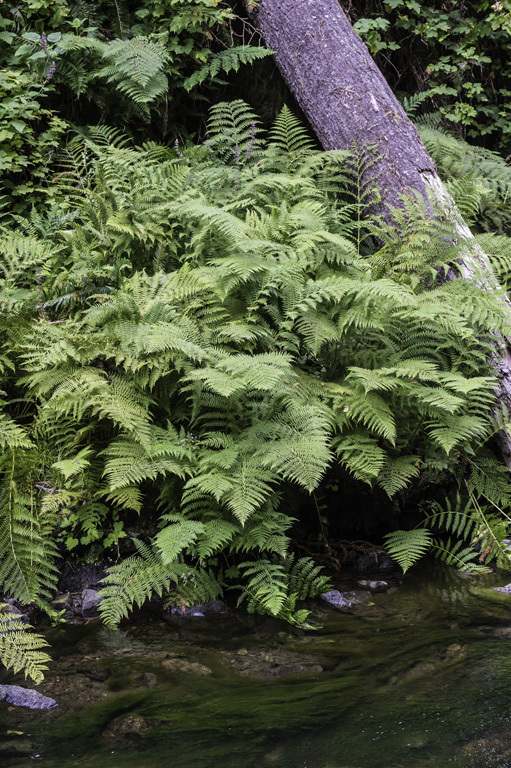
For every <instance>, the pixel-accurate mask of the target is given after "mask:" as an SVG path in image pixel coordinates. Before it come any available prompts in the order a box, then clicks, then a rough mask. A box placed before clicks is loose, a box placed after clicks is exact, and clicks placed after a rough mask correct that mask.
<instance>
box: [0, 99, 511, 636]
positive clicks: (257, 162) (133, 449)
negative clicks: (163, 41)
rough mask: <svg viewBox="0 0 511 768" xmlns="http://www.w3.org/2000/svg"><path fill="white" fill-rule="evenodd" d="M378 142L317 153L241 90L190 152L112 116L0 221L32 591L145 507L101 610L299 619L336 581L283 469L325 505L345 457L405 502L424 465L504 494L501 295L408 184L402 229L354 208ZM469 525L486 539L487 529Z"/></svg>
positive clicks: (215, 113) (475, 488)
mask: <svg viewBox="0 0 511 768" xmlns="http://www.w3.org/2000/svg"><path fill="white" fill-rule="evenodd" d="M371 162H372V160H371V157H370V156H369V155H368V154H367V153H364V152H359V151H357V150H356V148H355V149H354V151H353V152H352V153H349V152H321V151H319V150H317V149H316V148H315V146H314V144H313V143H312V141H311V139H310V138H309V136H308V135H307V133H306V131H305V130H304V129H303V127H302V126H301V125H300V123H299V121H298V120H297V119H296V118H295V117H294V116H293V115H292V114H291V113H290V111H289V110H288V109H287V108H285V109H284V110H283V111H282V113H281V114H280V115H279V117H278V119H277V121H276V123H275V125H274V126H273V128H272V130H271V131H270V132H269V135H268V136H265V135H264V134H263V132H262V131H261V130H260V128H259V122H258V120H257V117H256V116H255V115H254V114H253V113H252V112H251V110H250V109H249V108H248V107H247V105H245V104H244V103H243V102H240V101H237V102H233V103H230V104H219V105H216V106H215V107H214V108H213V109H212V114H211V120H210V123H209V134H208V138H207V140H206V142H205V143H204V145H202V146H198V147H186V148H179V146H178V147H177V151H176V150H175V149H169V148H168V147H164V146H159V145H156V144H154V143H151V142H148V143H147V144H145V145H143V146H141V147H137V146H133V145H132V144H131V143H130V142H128V141H127V140H126V139H125V138H123V137H122V136H121V135H119V134H118V133H116V132H115V131H111V130H110V129H107V128H100V129H95V130H89V131H80V132H79V134H78V135H77V136H76V137H75V138H74V139H73V140H72V141H71V142H70V143H69V145H68V146H67V147H66V149H65V151H64V152H62V154H61V157H60V163H61V166H60V169H59V172H58V173H57V175H56V177H55V180H54V187H53V198H54V200H55V203H54V207H53V208H52V209H51V210H50V211H49V212H48V215H47V216H46V217H42V216H41V215H40V214H34V215H33V216H31V217H29V218H26V219H21V218H20V217H18V220H17V226H18V229H19V232H20V234H16V235H12V234H11V233H10V232H8V231H7V230H6V231H5V232H4V234H3V237H2V239H1V240H0V247H1V248H2V251H3V253H4V254H5V255H6V256H8V259H6V260H5V264H7V265H8V266H7V271H6V273H5V287H4V291H5V296H6V299H5V301H6V302H7V303H6V304H5V311H4V309H2V307H1V305H0V321H1V322H2V328H3V330H4V334H5V339H6V343H5V347H4V353H3V354H4V358H2V360H4V363H3V365H4V373H3V374H2V375H3V379H2V388H3V390H4V391H5V395H4V403H3V410H2V422H1V424H2V428H3V431H2V433H1V434H2V439H3V441H4V444H5V450H4V456H3V458H2V464H1V470H2V476H3V481H2V482H3V486H2V488H3V490H2V496H1V506H0V547H1V550H0V558H2V561H3V565H2V571H1V578H2V583H3V588H4V589H5V590H8V591H10V592H11V593H12V594H13V595H14V596H16V597H18V598H19V599H23V600H25V601H30V600H41V598H43V597H44V596H45V595H46V594H48V593H49V592H51V589H52V588H53V585H54V575H53V574H54V573H55V565H54V562H55V557H56V551H55V544H54V541H55V537H57V538H58V539H59V540H60V541H61V543H62V544H63V545H65V546H67V548H68V549H74V548H75V547H80V548H82V549H83V548H89V551H90V548H91V547H92V548H94V547H96V550H95V551H96V552H98V551H99V549H98V548H100V547H101V546H108V547H110V546H112V545H115V543H116V542H117V541H118V539H119V538H120V537H121V536H123V535H125V534H126V530H125V529H126V528H127V522H128V521H130V520H133V517H134V515H136V514H139V515H141V516H143V520H144V521H145V520H148V519H150V517H151V514H152V515H154V514H155V513H154V512H152V510H155V509H157V510H158V512H157V516H158V520H157V523H156V524H157V526H158V527H157V532H156V533H155V534H154V535H152V536H150V537H148V539H147V541H145V542H144V543H141V542H140V541H138V544H137V546H138V554H137V555H135V556H133V557H132V558H130V559H128V560H127V561H125V562H123V563H121V564H119V565H116V566H114V567H113V568H112V569H111V572H110V575H109V577H108V582H107V584H106V586H105V589H104V592H103V595H104V598H105V599H104V601H103V604H102V612H103V615H104V618H105V620H106V621H107V622H108V623H110V624H112V625H116V624H117V623H118V622H119V621H120V620H121V619H122V618H123V617H125V616H126V615H127V613H128V611H129V610H130V608H131V607H132V606H133V605H134V604H141V603H142V602H144V601H145V600H146V599H148V598H149V597H150V595H151V594H152V593H154V592H156V593H157V594H161V595H166V596H167V597H168V598H169V599H172V600H175V601H178V600H179V599H183V600H186V601H193V600H197V599H201V600H203V599H206V598H207V597H216V596H218V595H220V594H222V593H223V592H224V591H225V590H226V589H228V588H229V587H231V586H235V587H237V588H238V589H240V590H241V593H240V594H241V598H240V599H241V600H242V601H245V602H246V604H247V606H248V608H249V610H257V611H260V612H263V613H270V614H272V615H275V616H280V617H282V618H286V619H287V620H288V621H291V622H295V623H298V624H302V625H305V623H306V621H307V614H306V612H304V611H303V609H301V608H299V606H298V605H297V601H299V600H302V599H304V598H305V597H306V596H308V595H311V594H315V593H317V592H318V591H319V590H321V589H324V588H325V587H326V582H325V580H324V578H323V577H322V576H321V575H320V574H319V571H318V570H317V569H316V567H315V566H314V564H313V563H312V562H310V561H308V560H304V559H302V560H298V561H294V560H293V559H292V558H291V556H290V553H289V550H290V531H291V529H292V527H293V525H294V524H295V522H296V521H295V519H294V518H293V517H292V516H291V514H290V510H289V509H288V508H287V507H286V506H285V505H284V504H283V503H282V498H283V497H284V498H285V493H286V491H287V489H289V488H290V487H293V488H294V489H296V491H295V492H296V493H297V494H299V495H300V497H301V498H302V499H304V500H307V501H305V502H304V503H308V504H310V505H311V506H314V505H313V503H312V498H311V494H312V493H313V492H315V491H316V490H317V489H321V488H322V485H323V484H325V483H326V482H328V478H331V477H332V476H335V477H336V478H337V480H338V482H339V483H340V484H341V485H342V484H343V483H345V484H349V483H350V482H352V481H353V480H355V481H357V482H363V483H366V484H368V485H369V486H370V487H371V488H372V489H373V491H374V492H375V493H381V494H383V495H386V496H387V498H393V499H396V501H397V503H398V502H399V499H400V498H401V497H402V496H403V494H404V493H405V492H406V491H407V489H408V488H409V487H410V486H411V485H412V484H413V483H414V481H415V480H416V479H418V478H420V479H421V480H422V482H428V481H433V480H434V481H435V482H436V483H438V482H440V481H443V480H446V479H447V478H449V477H450V478H454V479H456V478H458V477H461V476H465V475H466V476H473V480H472V481H471V482H472V485H471V493H472V494H473V495H474V498H475V500H476V501H477V503H480V500H481V499H482V498H483V494H488V495H491V496H492V498H493V499H495V498H496V496H495V491H494V490H492V489H491V484H490V482H486V481H485V472H486V474H488V472H487V471H486V470H485V467H488V466H490V470H491V472H492V473H493V474H492V477H493V478H494V482H495V483H496V486H497V488H498V489H502V488H503V487H505V486H506V483H507V478H504V477H503V476H501V477H499V478H498V479H495V478H497V474H496V473H495V472H493V468H494V467H495V466H496V462H493V463H492V460H491V459H490V458H489V454H488V453H484V450H485V449H484V447H483V446H484V444H485V443H486V442H487V441H488V439H489V438H491V436H492V435H493V433H494V431H495V430H496V429H498V425H497V424H496V422H495V419H494V417H493V415H492V409H493V406H494V393H493V388H494V383H495V382H494V378H493V377H492V375H491V370H490V368H489V364H488V362H487V359H488V355H489V352H490V350H491V349H492V340H493V334H494V333H495V331H497V332H499V333H500V334H501V335H502V336H508V335H510V333H511V329H509V328H508V326H507V319H506V315H505V313H504V311H503V309H502V304H501V302H500V299H499V297H498V296H492V295H489V294H487V293H486V294H484V301H482V289H481V287H480V286H479V284H478V282H477V280H472V281H464V280H456V281H450V282H443V281H440V280H439V279H438V275H439V274H442V273H445V272H446V271H447V270H448V269H449V267H450V264H451V263H452V262H453V261H454V259H455V258H456V251H455V249H454V248H453V247H452V245H450V243H452V240H453V238H452V236H451V233H450V229H449V224H448V222H444V223H443V222H442V221H441V220H440V219H438V220H437V219H434V220H433V221H431V219H430V218H429V217H428V216H427V211H426V208H425V206H424V205H423V204H422V202H421V201H420V200H418V199H415V198H413V197H411V198H410V199H409V200H407V201H406V203H405V204H404V207H403V209H401V210H399V211H396V213H395V217H396V222H397V225H398V227H399V232H400V234H399V236H398V235H397V234H396V229H395V228H392V227H386V226H385V225H382V224H381V222H374V221H371V220H370V219H369V218H368V217H367V216H366V215H365V213H364V211H365V209H366V206H367V203H368V201H369V200H370V199H372V195H373V191H372V190H371V189H368V188H365V187H364V186H363V185H362V184H361V183H360V179H359V174H360V169H361V168H362V167H364V166H366V165H367V164H368V163H369V164H370V163H371ZM376 242H378V243H379V246H378V247H376V246H375V245H374V244H375V243H376ZM467 247H468V245H467ZM30 259H32V260H30ZM22 266H23V268H21V267H22ZM470 461H472V464H470ZM485 462H486V464H485ZM476 465H477V467H478V469H474V467H475V466H476ZM471 467H472V468H471ZM499 492H500V491H499ZM502 493H504V491H502ZM309 499H311V501H308V500H309ZM480 506H481V504H480ZM487 520H488V517H487ZM153 523H154V520H153ZM490 523H491V524H489V525H488V526H487V527H488V529H492V530H494V529H495V526H494V524H493V521H490ZM467 530H468V529H467ZM456 535H457V534H456ZM468 535H469V536H470V537H472V539H473V540H474V541H475V540H477V539H478V537H480V536H483V538H481V539H480V541H481V546H484V547H485V548H487V546H489V540H488V541H487V539H485V538H484V535H485V534H484V527H483V528H480V527H479V528H477V527H472V528H471V529H470V532H469V534H468ZM149 539H150V541H149ZM424 542H425V540H424V539H423V540H422V543H421V542H420V540H419V538H417V541H415V542H414V544H413V548H412V549H413V551H412V553H411V554H410V553H408V555H407V557H408V560H410V559H411V560H413V559H414V557H415V554H416V553H417V552H422V551H423V550H424V549H425V543H424ZM428 542H429V539H428ZM398 545H399V546H401V545H400V544H399V542H398V543H397V544H396V546H398ZM489 552H490V553H491V555H494V554H495V553H496V552H497V550H496V549H493V550H489ZM407 562H408V561H407ZM220 563H222V565H220Z"/></svg>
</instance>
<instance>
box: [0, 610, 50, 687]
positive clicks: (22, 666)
mask: <svg viewBox="0 0 511 768" xmlns="http://www.w3.org/2000/svg"><path fill="white" fill-rule="evenodd" d="M31 629H32V627H31V626H30V625H28V624H24V623H23V622H22V621H19V617H16V616H13V615H12V614H9V613H7V614H0V663H2V664H3V665H4V667H7V669H12V671H13V672H14V673H16V672H20V671H23V672H24V674H25V677H30V679H31V680H33V681H34V683H36V684H38V683H41V682H42V680H43V679H44V672H45V671H46V670H47V669H48V663H49V662H50V661H51V658H50V656H49V655H48V654H47V653H46V652H45V651H43V650H41V649H42V648H47V647H48V643H47V642H46V640H45V639H44V638H43V637H41V635H36V634H33V633H32V632H30V630H31Z"/></svg>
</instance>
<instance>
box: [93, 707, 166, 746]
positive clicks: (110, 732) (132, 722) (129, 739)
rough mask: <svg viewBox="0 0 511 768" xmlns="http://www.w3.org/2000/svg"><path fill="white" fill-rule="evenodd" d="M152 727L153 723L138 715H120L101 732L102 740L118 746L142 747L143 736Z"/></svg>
mask: <svg viewBox="0 0 511 768" xmlns="http://www.w3.org/2000/svg"><path fill="white" fill-rule="evenodd" d="M153 726H154V723H152V722H150V721H147V720H146V719H145V718H144V717H141V716H140V715H135V714H129V715H122V716H121V717H116V718H115V720H112V722H111V723H110V724H109V725H108V727H107V728H106V729H105V730H104V731H103V738H104V739H105V740H106V741H108V742H110V743H113V744H119V746H134V747H143V745H144V736H145V735H146V733H147V732H148V731H150V730H151V728H152V727H153Z"/></svg>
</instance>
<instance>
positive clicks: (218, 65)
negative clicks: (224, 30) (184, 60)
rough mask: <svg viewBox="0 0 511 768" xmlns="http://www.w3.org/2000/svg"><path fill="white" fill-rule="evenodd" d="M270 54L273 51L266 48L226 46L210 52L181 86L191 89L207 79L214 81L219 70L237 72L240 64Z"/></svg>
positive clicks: (251, 61) (250, 62) (248, 62)
mask: <svg viewBox="0 0 511 768" xmlns="http://www.w3.org/2000/svg"><path fill="white" fill-rule="evenodd" d="M272 54H273V51H268V50H267V49H266V48H258V47H254V46H249V45H247V46H234V47H233V48H227V49H226V50H224V51H220V52H219V53H214V54H211V55H210V60H209V61H208V63H207V64H205V65H204V66H203V67H201V68H200V69H198V70H196V71H195V72H194V73H193V75H190V77H187V78H186V80H185V81H184V83H183V87H184V88H185V89H186V90H187V91H191V90H192V88H195V87H196V86H197V85H201V84H202V83H204V81H206V80H208V79H210V80H212V81H213V82H215V81H216V79H217V77H216V76H217V75H218V73H219V72H225V74H228V73H229V72H231V71H234V72H237V71H238V69H239V68H240V66H241V64H252V63H253V62H254V61H257V60H258V59H264V58H266V56H271V55H272Z"/></svg>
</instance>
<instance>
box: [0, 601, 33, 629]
mask: <svg viewBox="0 0 511 768" xmlns="http://www.w3.org/2000/svg"><path fill="white" fill-rule="evenodd" d="M0 613H8V614H9V615H10V616H11V618H12V619H14V621H22V622H23V623H24V624H28V622H29V618H28V616H27V614H26V613H23V611H20V609H19V608H16V606H15V605H13V604H12V603H11V602H10V601H9V602H5V603H0Z"/></svg>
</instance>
